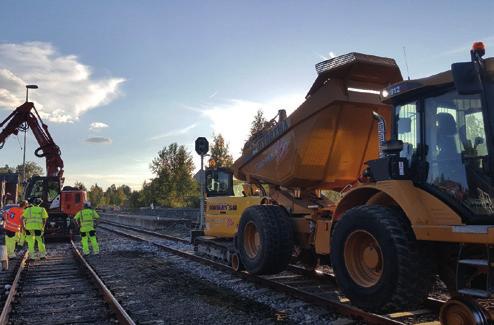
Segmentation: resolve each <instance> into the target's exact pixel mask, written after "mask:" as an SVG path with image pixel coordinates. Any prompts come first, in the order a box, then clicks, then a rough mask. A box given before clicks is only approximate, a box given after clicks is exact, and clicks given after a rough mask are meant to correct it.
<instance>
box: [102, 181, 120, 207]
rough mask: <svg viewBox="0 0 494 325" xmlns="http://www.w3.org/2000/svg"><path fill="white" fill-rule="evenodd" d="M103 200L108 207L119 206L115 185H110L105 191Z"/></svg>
mask: <svg viewBox="0 0 494 325" xmlns="http://www.w3.org/2000/svg"><path fill="white" fill-rule="evenodd" d="M105 199H106V202H107V203H108V204H109V205H119V200H118V198H117V186H116V185H115V184H112V185H110V186H109V187H108V188H107V189H106V191H105Z"/></svg>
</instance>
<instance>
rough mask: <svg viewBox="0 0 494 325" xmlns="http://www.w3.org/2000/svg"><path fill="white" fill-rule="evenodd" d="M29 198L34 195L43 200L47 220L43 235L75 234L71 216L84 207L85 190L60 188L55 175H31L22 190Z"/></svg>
mask: <svg viewBox="0 0 494 325" xmlns="http://www.w3.org/2000/svg"><path fill="white" fill-rule="evenodd" d="M24 197H25V198H26V199H27V200H29V199H30V198H33V197H36V198H40V199H42V200H43V203H42V204H41V206H42V207H44V208H45V209H46V210H47V211H48V213H49V220H48V222H47V225H46V228H45V237H47V238H50V237H54V238H58V237H60V236H63V235H64V234H65V235H66V236H70V234H71V233H72V234H76V233H77V229H76V227H75V225H74V222H73V218H72V217H73V216H74V215H75V214H76V213H77V212H78V211H80V210H82V209H83V207H84V201H85V200H86V192H85V191H81V190H79V189H76V188H72V187H64V188H62V184H61V182H60V178H58V177H57V176H47V177H45V176H33V177H31V178H30V179H29V182H28V183H27V185H26V189H25V191H24Z"/></svg>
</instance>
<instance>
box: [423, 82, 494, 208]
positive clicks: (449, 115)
mask: <svg viewBox="0 0 494 325" xmlns="http://www.w3.org/2000/svg"><path fill="white" fill-rule="evenodd" d="M481 108H482V105H481V99H480V95H458V94H457V93H456V92H455V91H451V92H447V93H445V94H443V95H440V96H436V97H430V98H426V99H425V107H424V114H425V132H424V133H425V143H426V159H427V162H428V163H429V170H428V173H427V183H428V184H431V185H433V186H434V187H435V188H437V189H439V190H441V191H442V192H443V193H444V194H446V195H447V196H449V197H450V198H452V199H454V200H457V201H459V202H460V203H462V205H463V206H465V207H466V208H468V209H469V210H470V211H471V212H472V213H474V214H477V215H485V214H492V213H494V206H493V204H492V201H491V198H490V196H489V194H488V193H489V192H490V178H489V177H488V166H487V146H486V141H485V139H486V136H485V129H484V119H483V116H482V111H481Z"/></svg>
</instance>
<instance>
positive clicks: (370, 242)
mask: <svg viewBox="0 0 494 325" xmlns="http://www.w3.org/2000/svg"><path fill="white" fill-rule="evenodd" d="M344 258H345V265H346V269H347V271H348V273H349V275H350V277H351V278H352V279H353V281H355V283H357V284H358V285H360V286H362V287H366V288H368V287H372V286H373V285H375V284H377V283H378V282H379V280H380V279H381V276H382V272H383V257H382V252H381V247H380V246H379V243H378V242H377V240H376V239H375V238H374V236H372V235H371V234H370V233H369V232H367V231H365V230H361V229H359V230H355V231H353V232H352V233H351V234H350V235H349V236H348V238H347V240H346V242H345V251H344Z"/></svg>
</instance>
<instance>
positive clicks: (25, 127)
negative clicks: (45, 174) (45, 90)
mask: <svg viewBox="0 0 494 325" xmlns="http://www.w3.org/2000/svg"><path fill="white" fill-rule="evenodd" d="M29 89H38V85H26V103H27V102H28V101H29ZM28 128H29V126H28V125H27V122H25V123H24V124H23V126H22V129H23V131H24V146H23V147H22V149H23V151H24V152H23V154H22V186H26V183H27V182H26V136H27V130H28Z"/></svg>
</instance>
